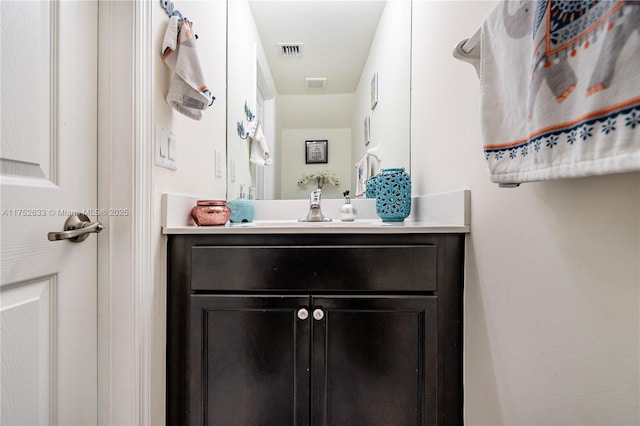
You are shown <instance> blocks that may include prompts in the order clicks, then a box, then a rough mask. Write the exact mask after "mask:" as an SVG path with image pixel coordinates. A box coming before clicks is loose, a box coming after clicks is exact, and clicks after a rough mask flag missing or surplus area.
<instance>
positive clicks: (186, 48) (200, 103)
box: [162, 16, 215, 120]
mask: <svg viewBox="0 0 640 426" xmlns="http://www.w3.org/2000/svg"><path fill="white" fill-rule="evenodd" d="M174 18H175V19H174ZM176 19H177V17H175V16H174V17H171V18H170V19H169V25H168V26H167V30H166V31H165V37H164V40H163V43H162V59H163V60H164V63H165V64H167V66H168V67H169V68H171V69H172V70H173V71H174V75H173V79H172V80H171V85H170V86H169V93H168V94H167V98H166V99H167V103H169V105H171V106H172V107H173V108H174V109H175V110H176V111H178V112H180V113H182V114H184V115H186V116H187V117H189V118H193V119H194V120H200V119H202V111H204V110H205V109H207V107H208V106H209V105H211V103H212V102H213V100H214V99H215V98H214V97H213V96H212V95H211V92H210V91H209V89H208V88H207V85H206V84H205V82H204V76H203V74H202V68H201V66H200V59H199V58H198V51H197V50H196V38H195V36H194V34H193V31H192V28H191V24H190V23H189V22H188V21H187V20H183V21H182V23H181V24H180V30H179V33H178V36H177V38H175V34H176V26H177V21H176ZM173 40H175V43H174V42H173Z"/></svg>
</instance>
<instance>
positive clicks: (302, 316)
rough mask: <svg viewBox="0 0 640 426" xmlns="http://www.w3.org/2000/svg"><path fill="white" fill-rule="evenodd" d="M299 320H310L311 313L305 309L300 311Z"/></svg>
mask: <svg viewBox="0 0 640 426" xmlns="http://www.w3.org/2000/svg"><path fill="white" fill-rule="evenodd" d="M298 318H300V319H301V320H306V319H307V318H309V311H307V310H306V309H305V308H301V309H299V310H298Z"/></svg>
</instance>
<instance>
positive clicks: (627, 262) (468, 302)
mask: <svg viewBox="0 0 640 426" xmlns="http://www.w3.org/2000/svg"><path fill="white" fill-rule="evenodd" d="M494 4H495V3H494V2H480V1H459V2H448V1H424V0H416V2H415V3H414V12H413V13H414V15H413V23H414V24H413V32H414V41H413V70H412V72H413V94H412V117H413V119H412V165H411V166H412V167H411V170H412V180H413V184H414V194H416V195H421V194H429V193H437V192H442V191H450V190H456V189H460V188H470V189H471V196H472V202H471V205H472V207H471V208H472V223H471V234H470V236H469V238H468V241H467V259H466V286H465V310H464V314H465V320H464V327H465V331H464V332H465V340H464V356H465V365H464V368H465V410H464V411H465V422H466V424H467V425H540V424H547V425H561V424H562V425H585V424H610V425H613V424H626V425H631V424H640V403H639V401H640V391H639V388H640V382H639V377H640V370H639V360H640V349H639V346H640V343H639V338H640V337H639V336H640V327H639V315H638V312H639V297H640V294H639V288H640V269H639V266H638V265H639V260H640V174H639V173H632V174H622V175H611V176H604V177H594V178H584V179H573V180H562V181H551V182H543V183H530V184H524V185H522V186H521V187H520V188H517V189H499V188H498V187H497V185H495V184H492V183H490V182H489V178H488V173H487V171H486V167H485V163H484V156H483V153H482V148H481V144H482V143H481V140H480V121H479V110H478V105H479V81H478V78H477V76H476V74H475V71H474V70H473V67H472V66H471V65H469V64H466V63H463V62H459V61H456V60H455V59H454V58H453V57H452V56H451V50H452V48H453V46H454V45H455V44H456V43H457V42H459V41H460V40H461V39H463V38H466V37H470V36H471V35H472V34H473V33H474V32H475V31H476V29H477V28H478V27H479V26H480V25H481V22H482V20H483V18H484V16H486V14H488V13H489V11H490V10H491V8H492V7H493V6H494Z"/></svg>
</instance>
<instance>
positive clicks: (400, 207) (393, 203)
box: [367, 168, 411, 222]
mask: <svg viewBox="0 0 640 426" xmlns="http://www.w3.org/2000/svg"><path fill="white" fill-rule="evenodd" d="M374 182H375V183H374V184H373V185H372V191H375V197H376V213H377V214H378V216H380V219H382V221H383V222H402V221H404V220H405V219H406V218H407V217H408V216H409V214H410V213H411V177H410V176H409V174H408V173H407V172H406V171H405V170H404V168H397V169H382V171H381V172H380V173H379V174H378V175H377V176H376V179H375V181H374ZM368 191H369V185H368V184H367V192H368Z"/></svg>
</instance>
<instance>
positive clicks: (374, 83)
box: [371, 72, 378, 109]
mask: <svg viewBox="0 0 640 426" xmlns="http://www.w3.org/2000/svg"><path fill="white" fill-rule="evenodd" d="M376 105H378V73H377V72H375V73H374V74H373V78H372V79H371V109H375V108H376Z"/></svg>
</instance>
